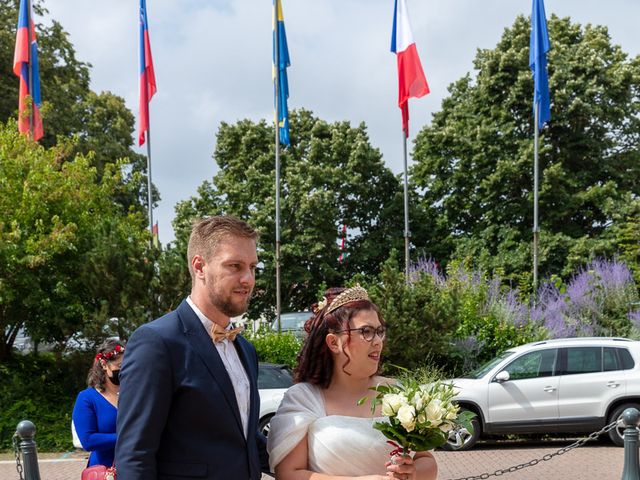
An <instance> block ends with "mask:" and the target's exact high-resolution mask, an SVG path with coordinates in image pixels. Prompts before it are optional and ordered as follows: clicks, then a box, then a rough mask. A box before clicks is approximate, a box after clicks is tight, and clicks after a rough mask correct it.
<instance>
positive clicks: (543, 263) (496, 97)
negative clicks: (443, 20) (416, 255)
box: [412, 16, 640, 279]
mask: <svg viewBox="0 0 640 480" xmlns="http://www.w3.org/2000/svg"><path fill="white" fill-rule="evenodd" d="M548 27H549V35H550V38H551V44H552V50H551V51H550V52H549V57H548V62H549V83H550V91H551V102H552V103H551V112H552V113H551V121H550V123H549V124H548V126H547V127H545V129H544V130H542V132H541V134H542V136H541V139H540V168H541V185H540V203H539V205H540V225H541V229H542V233H541V251H540V267H541V273H542V274H543V275H545V274H547V275H548V274H551V273H565V274H566V273H568V272H569V271H570V270H571V269H572V268H573V267H574V266H575V264H576V263H578V262H576V258H579V263H585V262H586V261H587V260H588V259H589V256H591V255H594V254H599V255H613V254H615V253H616V252H617V251H618V246H617V245H616V244H615V242H611V241H602V240H603V239H605V237H606V236H607V235H608V234H609V233H610V230H611V229H612V227H613V226H614V225H615V224H616V222H617V221H619V218H616V215H615V213H616V212H617V211H619V210H621V209H622V208H623V207H625V205H627V204H628V202H630V201H631V202H636V201H637V200H638V197H637V186H638V185H639V184H640V150H639V149H638V145H639V144H640V57H636V58H632V59H629V58H628V56H627V55H626V54H625V53H624V52H623V51H622V50H621V48H620V47H619V46H617V45H612V43H611V40H610V37H609V35H608V33H607V29H606V28H605V27H600V26H592V25H587V26H586V27H582V26H580V25H578V24H575V23H572V22H571V21H570V19H568V18H564V19H561V18H557V17H555V16H552V17H551V18H550V20H549V23H548ZM529 30H530V24H529V21H528V19H526V18H524V17H518V18H517V19H516V21H515V23H514V24H513V26H512V27H511V28H508V29H507V30H505V32H504V34H503V36H502V39H501V40H500V42H499V43H498V45H497V46H496V48H495V49H487V50H478V53H477V56H476V59H475V61H474V68H475V70H476V73H475V75H474V77H473V78H472V76H471V75H466V76H465V77H463V78H461V79H460V80H458V81H457V82H455V83H453V84H452V85H451V86H450V87H449V91H450V95H449V97H448V98H446V99H445V100H444V101H443V103H442V110H441V111H440V112H438V113H436V114H435V115H434V117H433V122H432V124H431V125H430V126H428V127H425V128H424V129H423V130H422V131H421V132H420V133H419V135H418V136H417V139H416V145H415V150H414V154H413V158H414V160H415V162H416V164H415V166H414V168H413V170H412V176H413V181H414V182H415V185H416V186H417V187H418V188H419V189H420V192H422V193H421V201H422V205H423V208H424V209H425V210H427V211H429V212H431V214H432V215H433V217H434V218H435V224H436V226H437V228H435V229H434V231H433V233H434V235H436V236H437V237H436V239H437V243H439V244H440V245H441V246H442V248H443V257H442V258H441V259H439V260H441V261H444V262H446V261H448V260H449V259H451V258H454V257H458V258H463V259H470V260H473V261H474V262H476V263H477V264H480V265H481V266H483V267H485V268H489V269H490V270H494V269H498V270H501V271H502V272H503V273H504V275H505V276H506V277H507V278H511V279H517V277H518V276H520V277H521V279H523V278H528V275H529V272H530V271H531V266H530V265H531V247H530V243H531V239H532V234H531V229H532V223H533V222H532V217H533V193H532V189H533V179H532V176H533V175H532V171H533V168H532V164H533V115H532V92H533V80H532V75H531V71H530V70H529V66H528V59H529Z"/></svg>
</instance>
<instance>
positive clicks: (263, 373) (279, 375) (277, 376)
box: [258, 366, 293, 389]
mask: <svg viewBox="0 0 640 480" xmlns="http://www.w3.org/2000/svg"><path fill="white" fill-rule="evenodd" d="M291 385H293V379H292V378H291V374H290V373H289V371H288V370H287V369H286V368H285V367H263V366H260V368H259V370H258V388H259V389H263V388H289V387H290V386H291Z"/></svg>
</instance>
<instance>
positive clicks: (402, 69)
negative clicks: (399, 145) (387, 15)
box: [391, 0, 429, 137]
mask: <svg viewBox="0 0 640 480" xmlns="http://www.w3.org/2000/svg"><path fill="white" fill-rule="evenodd" d="M391 51H392V52H393V53H395V54H396V57H397V60H398V106H399V107H400V109H401V110H402V131H403V132H404V134H405V136H407V137H408V136H409V98H411V97H415V98H419V97H422V96H424V95H426V94H427V93H429V85H428V84H427V78H426V77H425V75H424V71H423V70H422V64H421V63H420V57H419V56H418V50H417V49H416V44H415V42H414V40H413V32H412V31H411V23H410V22H409V12H408V10H407V5H406V2H405V0H396V4H395V9H394V12H393V30H392V33H391Z"/></svg>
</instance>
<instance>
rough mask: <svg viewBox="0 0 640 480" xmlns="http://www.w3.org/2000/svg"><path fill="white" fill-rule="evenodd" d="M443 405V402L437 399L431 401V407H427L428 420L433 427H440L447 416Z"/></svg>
mask: <svg viewBox="0 0 640 480" xmlns="http://www.w3.org/2000/svg"><path fill="white" fill-rule="evenodd" d="M441 403H442V402H440V400H438V399H437V398H436V399H434V400H431V402H430V403H429V405H427V420H429V421H430V422H431V424H432V425H433V426H438V425H440V424H441V423H442V419H443V417H444V416H445V414H446V410H445V409H444V408H442V405H441Z"/></svg>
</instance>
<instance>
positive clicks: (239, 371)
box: [187, 297, 251, 438]
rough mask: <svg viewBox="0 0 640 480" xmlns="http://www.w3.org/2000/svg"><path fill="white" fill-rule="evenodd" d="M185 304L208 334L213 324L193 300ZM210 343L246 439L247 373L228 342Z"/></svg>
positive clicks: (248, 397) (248, 393) (247, 431)
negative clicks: (226, 378) (226, 376)
mask: <svg viewBox="0 0 640 480" xmlns="http://www.w3.org/2000/svg"><path fill="white" fill-rule="evenodd" d="M187 303H188V304H189V306H190V307H191V308H192V309H193V311H194V312H195V314H196V315H197V316H198V318H199V319H200V321H201V322H202V325H203V326H204V328H205V330H206V331H207V333H209V332H210V331H211V327H213V322H212V321H211V320H209V319H208V318H207V317H206V316H205V314H204V313H202V312H201V311H200V309H199V308H198V307H197V306H196V304H195V303H193V300H191V297H187ZM227 329H228V330H229V329H231V323H229V325H227ZM212 343H213V344H214V345H215V347H216V348H217V349H218V353H219V354H220V358H221V359H222V363H223V364H224V368H225V369H226V370H227V373H228V374H229V378H230V379H231V384H232V385H233V390H234V392H235V394H236V401H237V402H238V409H239V410H240V419H241V420H242V428H243V430H244V437H245V438H247V435H248V433H249V402H250V396H251V387H250V385H249V378H248V377H247V372H246V371H245V370H244V367H243V366H242V362H241V361H240V357H239V356H238V352H237V351H236V347H235V346H234V345H233V343H232V342H231V341H230V340H228V339H226V338H225V339H224V340H222V341H220V342H213V340H212Z"/></svg>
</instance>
